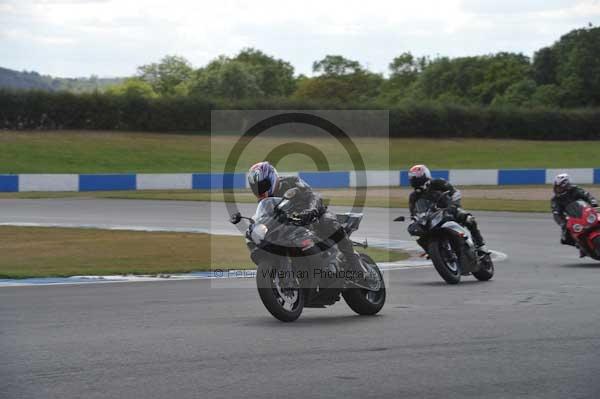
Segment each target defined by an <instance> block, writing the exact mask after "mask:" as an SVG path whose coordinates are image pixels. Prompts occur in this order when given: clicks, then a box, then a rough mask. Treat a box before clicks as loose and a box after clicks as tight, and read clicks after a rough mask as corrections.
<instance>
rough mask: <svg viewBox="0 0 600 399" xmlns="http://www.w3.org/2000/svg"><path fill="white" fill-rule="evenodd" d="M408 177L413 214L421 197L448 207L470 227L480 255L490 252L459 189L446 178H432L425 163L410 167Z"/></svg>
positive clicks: (457, 219)
mask: <svg viewBox="0 0 600 399" xmlns="http://www.w3.org/2000/svg"><path fill="white" fill-rule="evenodd" d="M408 177H409V183H410V185H411V186H412V187H413V188H414V191H413V192H412V193H410V196H409V198H408V206H409V210H410V215H411V216H415V214H416V210H415V204H416V202H417V200H419V199H420V198H426V199H428V200H430V201H432V202H433V203H437V204H439V206H440V207H442V208H447V209H448V211H449V212H450V214H451V215H452V216H453V217H454V219H455V220H456V221H457V222H458V223H459V224H461V225H463V226H465V227H466V228H468V229H469V231H470V232H471V236H472V237H473V243H474V244H475V246H476V247H477V251H478V253H479V254H480V255H485V254H488V252H487V249H486V248H485V241H484V240H483V237H482V235H481V231H480V230H479V227H478V226H477V221H476V220H475V217H474V216H473V215H471V214H470V213H469V212H467V211H465V210H464V209H463V208H462V207H461V204H460V200H461V193H460V191H459V190H457V189H456V188H454V186H453V185H452V184H450V183H448V182H447V181H446V180H444V179H432V178H431V172H430V171H429V169H428V168H427V167H426V166H425V165H415V166H413V167H412V168H410V170H409V172H408Z"/></svg>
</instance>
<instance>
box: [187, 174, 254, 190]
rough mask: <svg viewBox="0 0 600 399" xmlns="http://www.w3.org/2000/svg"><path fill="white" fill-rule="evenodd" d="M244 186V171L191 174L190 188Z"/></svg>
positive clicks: (204, 188)
mask: <svg viewBox="0 0 600 399" xmlns="http://www.w3.org/2000/svg"><path fill="white" fill-rule="evenodd" d="M244 187H246V174H245V173H194V174H193V175H192V187H191V188H192V189H194V190H215V189H223V188H244Z"/></svg>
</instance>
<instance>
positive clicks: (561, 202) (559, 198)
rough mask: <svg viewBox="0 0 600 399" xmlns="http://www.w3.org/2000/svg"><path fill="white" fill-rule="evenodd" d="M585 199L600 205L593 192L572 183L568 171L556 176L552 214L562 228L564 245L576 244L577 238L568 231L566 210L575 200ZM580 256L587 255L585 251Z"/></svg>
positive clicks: (595, 205)
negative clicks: (574, 238)
mask: <svg viewBox="0 0 600 399" xmlns="http://www.w3.org/2000/svg"><path fill="white" fill-rule="evenodd" d="M577 200H583V201H585V202H587V203H588V204H590V205H591V206H593V207H597V206H598V201H597V200H596V198H594V197H593V196H592V194H590V193H588V192H587V191H585V190H584V189H583V188H581V187H578V186H576V185H574V184H572V183H571V177H570V176H569V175H568V174H566V173H561V174H559V175H557V176H556V177H555V178H554V196H553V197H552V200H551V205H552V216H554V221H555V222H556V223H557V224H558V225H559V226H560V228H561V236H560V243H561V244H564V245H573V246H575V240H573V237H571V234H569V232H568V231H567V218H566V214H565V210H566V208H567V206H568V205H569V204H570V203H571V202H574V201H577ZM580 256H582V257H583V256H585V255H584V254H583V252H581V253H580Z"/></svg>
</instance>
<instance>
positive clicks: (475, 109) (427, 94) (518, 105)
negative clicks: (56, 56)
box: [0, 27, 600, 139]
mask: <svg viewBox="0 0 600 399" xmlns="http://www.w3.org/2000/svg"><path fill="white" fill-rule="evenodd" d="M313 72H314V76H311V77H308V76H303V75H299V76H297V75H296V74H295V72H294V68H293V66H292V65H291V64H290V63H289V62H287V61H285V60H281V59H278V58H275V57H273V56H271V55H268V54H265V53H264V52H262V51H260V50H257V49H252V48H248V49H243V50H242V51H240V52H239V53H238V54H236V55H235V56H231V57H228V56H220V57H218V58H216V59H215V60H213V61H211V62H209V63H208V64H207V65H205V66H203V67H201V68H194V67H193V66H192V65H191V64H190V63H189V62H188V61H187V60H186V59H185V58H183V57H179V56H166V57H164V58H163V59H162V60H160V61H158V62H155V63H151V64H148V65H142V66H140V67H139V68H138V73H137V74H136V76H135V77H132V78H129V79H125V80H124V81H123V82H122V83H119V84H114V85H111V86H110V87H109V88H108V89H106V90H95V91H92V92H86V93H72V92H67V91H58V92H47V91H21V90H18V91H15V90H6V89H4V90H2V89H0V129H105V130H139V131H164V132H168V131H177V132H185V131H189V132H210V116H211V111H213V110H218V109H250V110H253V109H357V110H369V109H373V110H376V109H388V110H389V117H390V121H389V122H390V123H389V127H390V132H389V133H390V136H392V137H415V136H418V137H495V138H528V139H599V138H600V28H595V27H586V28H582V29H577V30H574V31H571V32H569V33H568V34H566V35H564V36H562V37H561V38H560V40H558V41H557V42H556V43H554V44H553V45H551V46H549V47H545V48H542V49H540V50H538V51H537V52H535V54H534V55H533V57H532V58H531V59H530V58H528V57H526V56H524V55H522V54H514V53H497V54H490V55H483V56H475V57H459V58H448V57H436V58H429V57H415V56H414V55H413V54H411V53H408V52H407V53H404V54H401V55H399V56H397V57H395V58H394V59H393V60H392V62H391V63H390V65H389V74H388V75H387V76H383V75H382V74H378V73H374V72H371V71H369V70H368V69H367V68H365V67H363V66H362V65H361V64H360V63H359V62H357V61H355V60H350V59H348V58H346V57H343V56H340V55H327V56H325V57H324V58H323V59H321V60H317V61H315V62H314V64H313ZM365 134H368V132H366V133H365Z"/></svg>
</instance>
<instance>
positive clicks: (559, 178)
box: [554, 173, 571, 195]
mask: <svg viewBox="0 0 600 399" xmlns="http://www.w3.org/2000/svg"><path fill="white" fill-rule="evenodd" d="M569 188H571V177H570V176H569V175H568V174H566V173H561V174H559V175H556V177H555V178H554V193H555V194H557V195H562V194H564V193H566V192H567V191H568V190H569Z"/></svg>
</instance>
